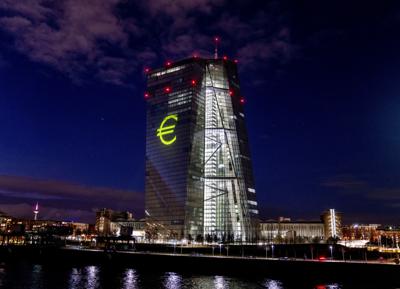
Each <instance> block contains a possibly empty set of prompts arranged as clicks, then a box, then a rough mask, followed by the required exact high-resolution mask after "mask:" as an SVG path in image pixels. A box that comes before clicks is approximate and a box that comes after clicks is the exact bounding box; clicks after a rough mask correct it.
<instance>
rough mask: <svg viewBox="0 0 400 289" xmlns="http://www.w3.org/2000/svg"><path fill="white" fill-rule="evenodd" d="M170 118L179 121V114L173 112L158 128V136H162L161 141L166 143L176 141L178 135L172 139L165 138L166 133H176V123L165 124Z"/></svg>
mask: <svg viewBox="0 0 400 289" xmlns="http://www.w3.org/2000/svg"><path fill="white" fill-rule="evenodd" d="M170 119H172V120H174V121H175V122H177V121H178V115H177V114H171V115H168V116H166V117H165V118H164V119H163V121H162V122H161V124H160V128H158V129H157V136H158V137H159V138H160V140H161V142H162V143H163V144H165V145H170V144H173V143H174V142H175V141H176V135H175V136H174V137H173V138H172V139H170V140H165V139H164V136H165V135H169V134H172V133H174V129H175V125H176V123H175V124H172V125H168V126H164V125H165V123H166V122H167V121H168V120H170Z"/></svg>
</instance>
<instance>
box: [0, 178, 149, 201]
mask: <svg viewBox="0 0 400 289" xmlns="http://www.w3.org/2000/svg"><path fill="white" fill-rule="evenodd" d="M0 190H1V191H3V192H9V193H10V194H11V195H12V194H13V193H27V194H28V193H32V192H34V193H37V194H40V195H42V196H45V197H48V198H52V197H57V198H60V197H65V198H85V197H96V198H101V199H103V200H118V201H121V202H125V201H141V200H142V199H143V195H142V193H139V192H133V191H128V190H119V189H113V188H106V187H90V186H84V185H81V184H75V183H69V182H64V181H56V180H40V179H34V178H30V177H20V176H4V175H0Z"/></svg>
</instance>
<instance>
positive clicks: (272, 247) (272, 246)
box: [271, 244, 275, 258]
mask: <svg viewBox="0 0 400 289" xmlns="http://www.w3.org/2000/svg"><path fill="white" fill-rule="evenodd" d="M274 248H275V246H274V244H272V245H271V249H272V258H274Z"/></svg>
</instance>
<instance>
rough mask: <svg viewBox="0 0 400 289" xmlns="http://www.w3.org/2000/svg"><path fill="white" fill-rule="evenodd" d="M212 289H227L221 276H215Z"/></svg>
mask: <svg viewBox="0 0 400 289" xmlns="http://www.w3.org/2000/svg"><path fill="white" fill-rule="evenodd" d="M214 288H215V289H228V288H229V287H228V284H227V282H226V281H225V279H224V277H223V276H215V278H214Z"/></svg>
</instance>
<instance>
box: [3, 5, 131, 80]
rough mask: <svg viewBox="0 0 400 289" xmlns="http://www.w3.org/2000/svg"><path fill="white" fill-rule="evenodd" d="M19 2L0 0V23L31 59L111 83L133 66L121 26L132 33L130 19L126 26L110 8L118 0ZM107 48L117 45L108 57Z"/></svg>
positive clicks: (18, 48)
mask: <svg viewBox="0 0 400 289" xmlns="http://www.w3.org/2000/svg"><path fill="white" fill-rule="evenodd" d="M21 2H23V3H19V4H16V5H14V4H15V1H12V0H4V1H3V3H2V4H1V6H0V8H1V9H2V10H4V11H6V12H8V13H7V14H6V15H10V16H2V17H0V25H1V27H2V29H3V30H5V31H7V32H9V33H11V34H12V35H13V36H14V38H15V47H16V49H17V50H18V51H19V52H21V53H23V54H26V55H27V56H28V57H29V58H30V59H31V60H33V61H36V62H41V63H45V64H48V65H50V66H52V67H54V68H56V69H57V70H59V71H61V72H63V73H66V74H67V75H69V76H70V77H71V78H77V79H79V78H80V77H81V76H82V75H84V74H89V73H91V72H92V71H94V74H95V76H96V77H97V78H100V79H102V80H103V81H105V82H111V83H115V84H122V83H123V80H124V77H126V74H128V73H129V72H130V71H132V70H133V69H134V68H135V65H134V63H133V62H131V61H129V57H128V56H129V55H128V54H129V53H132V51H130V50H129V49H126V51H127V52H126V53H125V52H124V50H123V49H124V48H127V42H128V39H129V36H128V33H127V32H126V31H125V28H126V29H127V30H129V31H130V32H131V33H132V31H133V30H134V24H133V23H132V21H131V22H128V23H127V25H126V26H124V25H123V24H121V22H120V21H119V20H118V18H117V16H116V15H115V12H114V9H115V6H116V4H117V3H118V1H117V0H101V1H79V0H67V1H57V2H54V3H52V4H51V6H50V5H49V4H48V2H46V1H41V0H31V1H21ZM46 5H47V6H46ZM109 47H113V49H115V48H119V49H120V51H119V52H120V53H119V56H118V57H113V61H109V60H110V59H109V57H108V56H107V55H108V54H109V53H108V51H107V49H108V48H109ZM107 61H108V63H107V64H108V66H107V65H105V63H106V62H107ZM121 63H123V65H121ZM116 68H118V69H116Z"/></svg>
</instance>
